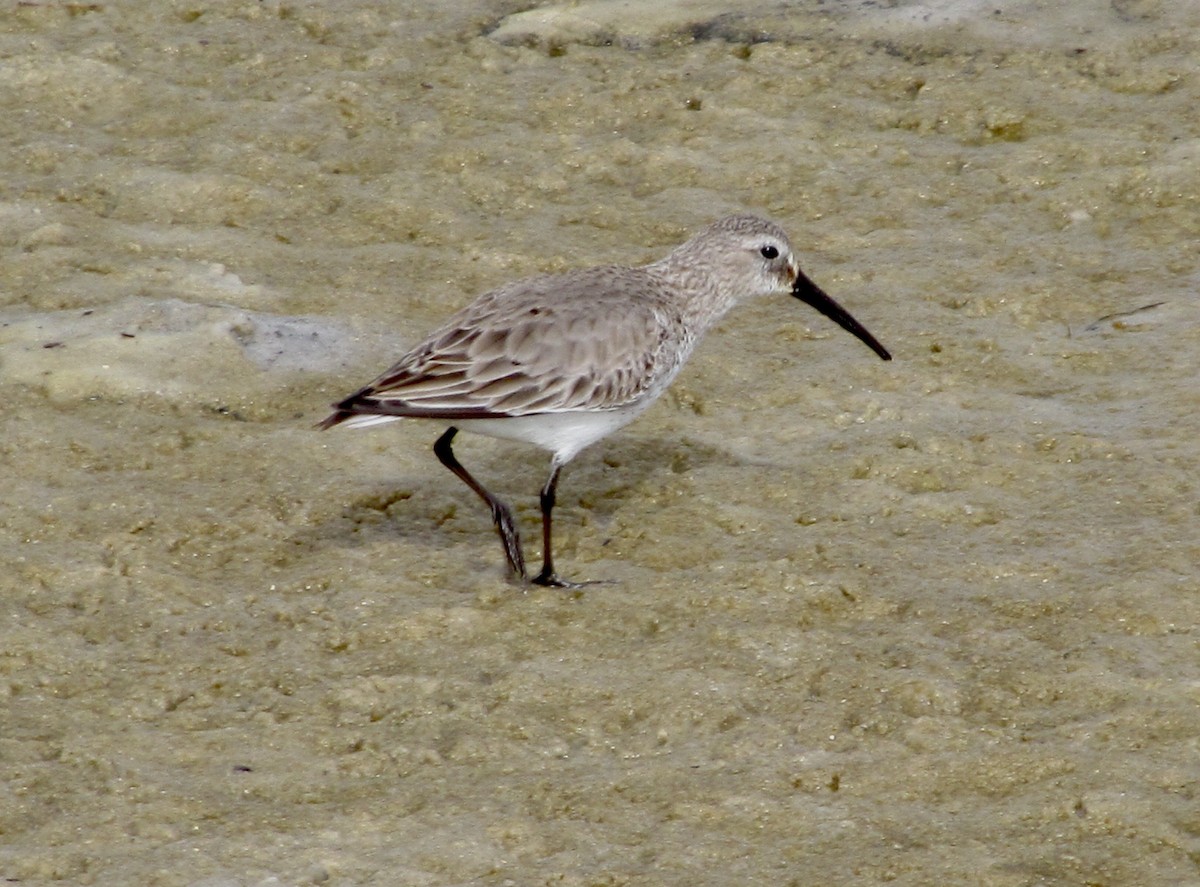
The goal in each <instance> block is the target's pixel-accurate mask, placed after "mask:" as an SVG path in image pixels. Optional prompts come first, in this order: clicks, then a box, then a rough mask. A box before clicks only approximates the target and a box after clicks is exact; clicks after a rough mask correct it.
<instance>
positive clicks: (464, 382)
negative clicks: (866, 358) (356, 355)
mask: <svg viewBox="0 0 1200 887" xmlns="http://www.w3.org/2000/svg"><path fill="white" fill-rule="evenodd" d="M771 293H790V294H791V295H792V296H795V297H796V298H797V299H799V300H800V301H802V302H805V303H806V304H808V305H810V306H812V307H813V308H815V309H816V310H817V311H819V312H820V313H821V314H824V315H825V316H826V317H828V318H830V319H831V320H833V321H834V322H835V323H837V324H838V325H840V326H841V327H842V328H843V329H845V330H847V331H848V332H850V333H851V334H853V335H854V336H856V337H858V338H859V339H860V340H861V341H862V342H864V343H865V344H866V345H867V346H868V347H870V348H871V350H872V351H874V352H875V353H876V354H877V355H879V357H881V358H882V359H883V360H891V359H892V357H891V354H889V353H888V351H887V349H886V348H884V347H883V346H882V345H881V344H879V342H878V341H877V340H876V339H875V337H874V336H872V335H871V334H870V333H869V332H867V330H866V329H865V328H864V327H863V326H862V325H861V324H860V323H859V322H858V321H857V320H855V319H854V318H853V317H852V316H851V315H850V314H849V312H847V311H846V310H845V309H844V308H842V307H841V306H840V305H839V304H838V303H837V302H835V301H834V300H833V299H831V298H830V297H829V296H827V295H826V294H825V293H824V292H822V291H821V289H820V288H819V287H818V286H817V285H816V284H814V283H813V282H812V281H811V280H809V279H808V277H806V276H805V275H804V273H803V272H802V271H801V270H800V266H799V264H798V263H797V262H796V258H795V256H794V255H793V253H792V247H791V244H790V243H789V242H788V238H787V235H786V234H785V233H784V231H783V229H782V228H780V227H779V226H778V225H776V224H775V223H773V222H770V221H767V220H766V219H762V218H759V217H758V216H753V215H733V216H728V217H726V218H723V219H721V220H719V221H717V222H714V223H713V224H711V225H709V226H708V227H707V228H705V229H704V230H702V231H700V232H699V233H697V234H696V235H695V236H694V237H692V238H691V239H690V240H688V241H687V242H685V243H683V244H682V245H680V246H678V247H676V248H675V249H674V250H672V251H671V252H670V253H668V254H667V255H666V256H665V257H664V258H662V259H659V260H658V261H656V262H651V263H650V264H649V265H642V266H640V267H625V266H620V265H602V266H599V267H596V268H588V269H585V270H581V271H571V272H568V273H566V274H552V275H544V276H540V277H531V278H528V279H525V280H518V281H516V282H514V283H509V284H506V285H504V286H502V287H499V288H498V289H494V290H491V291H490V292H487V293H484V294H483V295H482V296H480V297H479V298H477V299H476V300H475V301H474V302H472V303H471V304H469V305H468V306H467V307H465V308H463V309H462V310H461V311H459V312H458V313H457V314H455V315H454V316H452V317H451V318H450V319H449V320H448V321H447V322H446V323H445V324H444V325H443V326H441V327H439V328H438V329H436V330H434V331H433V332H432V333H430V334H429V335H428V336H427V337H426V338H425V339H424V340H423V341H422V342H421V343H420V344H418V345H417V346H416V347H414V348H413V349H412V350H411V351H409V352H408V353H407V354H405V355H404V356H403V357H401V358H400V359H399V360H398V361H397V362H396V363H395V364H393V365H392V366H391V367H390V368H389V369H388V370H387V371H386V372H384V373H383V374H382V375H381V376H379V377H378V378H377V379H375V380H374V381H373V382H371V383H369V384H368V385H366V386H365V387H363V388H360V389H359V390H358V391H356V392H354V393H353V394H351V395H350V396H349V397H347V398H345V399H344V400H341V401H339V402H338V403H336V404H334V411H333V413H332V414H331V415H330V416H329V417H328V418H326V419H325V420H324V421H323V422H321V423H320V425H319V427H320V428H332V427H333V426H335V425H347V426H349V427H363V426H368V425H376V424H379V423H383V422H392V421H395V420H397V419H409V418H412V419H435V420H439V421H441V422H443V423H445V424H447V425H448V428H447V429H446V431H445V432H444V433H443V434H442V436H441V437H439V438H438V439H437V443H435V444H434V446H433V451H434V453H436V454H437V457H438V459H439V460H440V461H441V463H442V464H443V465H445V466H446V467H447V468H449V469H450V470H451V471H452V472H453V473H454V474H455V475H456V476H457V477H458V478H459V479H460V480H462V481H463V483H465V484H466V485H467V486H468V487H470V488H471V489H472V490H474V491H475V493H476V494H477V495H478V496H479V497H480V498H481V499H482V500H483V501H484V502H485V503H487V506H488V507H489V508H490V509H491V512H492V520H493V521H494V522H495V525H496V530H497V532H498V533H499V535H500V541H501V543H502V544H503V546H504V556H505V558H506V559H507V561H508V567H509V569H510V570H511V572H512V574H513V575H515V576H516V577H518V578H520V579H521V580H522V581H526V582H529V581H532V582H534V583H536V584H538V585H550V586H558V587H576V586H575V583H571V582H567V581H565V580H564V579H562V578H560V577H559V575H558V573H557V572H556V571H555V569H554V556H553V552H552V550H551V514H552V512H553V510H554V502H555V495H556V492H557V489H558V477H559V474H560V473H561V472H562V469H563V466H564V465H566V464H567V463H568V462H570V461H571V459H573V458H574V457H575V456H576V455H577V454H578V453H579V452H580V451H581V450H583V449H584V448H585V447H587V446H589V445H591V444H593V443H595V442H596V441H598V440H600V439H601V438H604V437H606V436H608V435H609V434H612V433H613V432H614V431H616V430H617V429H618V428H621V427H622V426H624V425H626V424H628V423H629V422H631V421H633V419H635V418H636V417H637V416H638V415H640V414H641V413H642V412H643V411H644V410H645V409H646V408H647V407H649V406H650V405H651V404H652V403H654V401H655V400H657V399H658V397H659V396H660V395H661V394H662V393H663V392H664V391H665V390H666V389H667V387H668V386H669V385H670V384H671V382H672V381H673V380H674V378H675V376H676V375H677V374H678V373H679V370H680V368H681V367H682V366H683V364H684V362H685V361H686V360H687V358H688V356H689V355H690V354H691V353H692V350H693V349H694V348H695V346H696V344H697V343H698V342H699V341H700V339H701V338H702V337H703V335H704V333H705V332H706V331H707V330H708V329H709V328H710V327H711V326H712V325H713V324H714V323H716V322H717V321H718V320H719V319H720V318H721V317H723V316H724V315H725V313H726V312H728V311H729V309H731V308H732V307H733V306H734V305H736V304H738V303H739V302H741V301H743V300H745V299H747V298H750V297H753V296H762V295H769V294H771ZM460 428H461V429H463V430H464V431H472V432H475V433H477V434H485V435H489V436H491V437H498V438H503V439H506V440H516V441H523V442H525V443H531V444H534V445H536V446H538V447H541V448H542V449H545V450H549V451H550V453H551V454H552V456H551V460H550V476H549V478H548V479H547V480H546V483H545V485H544V486H543V487H542V490H541V494H540V497H539V501H540V504H541V511H542V568H541V571H540V572H538V574H537V575H536V576H534V577H533V578H532V579H530V578H529V574H528V572H527V570H526V568H525V557H524V554H523V553H522V549H521V539H520V534H519V533H518V532H517V525H516V522H515V521H514V520H513V515H512V511H511V510H510V509H509V507H508V506H507V505H506V504H505V503H504V502H502V501H501V500H500V499H498V498H497V497H496V496H494V495H493V494H492V493H491V492H489V491H488V490H487V488H485V487H484V486H483V484H481V483H480V482H479V481H478V480H476V479H475V478H474V477H473V476H472V475H471V474H470V472H468V471H467V470H466V469H465V468H463V466H462V465H461V464H460V463H459V461H458V459H457V458H455V455H454V451H453V450H452V449H451V443H452V442H453V440H454V436H455V435H456V434H457V433H458V430H459V429H460Z"/></svg>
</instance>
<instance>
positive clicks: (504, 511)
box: [433, 427, 554, 582]
mask: <svg viewBox="0 0 1200 887" xmlns="http://www.w3.org/2000/svg"><path fill="white" fill-rule="evenodd" d="M456 434H458V429H457V428H454V427H450V428H448V429H446V433H445V434H443V435H442V436H441V437H439V438H438V439H437V443H435V444H434V445H433V451H434V453H436V454H437V457H438V460H439V461H440V462H441V463H442V464H443V465H445V466H446V467H447V468H449V469H450V470H451V471H453V472H454V474H455V475H456V476H457V477H458V479H459V480H461V481H462V482H463V483H465V484H466V485H467V486H468V487H470V488H471V489H472V490H474V491H475V493H476V495H478V496H479V498H480V499H482V500H483V501H484V502H486V503H487V505H488V508H490V509H491V510H492V520H493V521H494V522H495V524H496V532H497V533H499V534H500V544H501V545H503V546H504V556H505V557H506V558H508V566H509V569H511V570H512V571H513V573H515V574H516V575H517V576H520V577H521V580H522V581H528V580H529V574H528V573H526V572H525V556H524V555H523V554H522V553H521V536H520V534H519V533H518V532H517V525H516V523H515V522H514V521H513V516H512V512H511V511H510V510H509V508H508V506H507V505H505V504H504V503H503V502H501V501H500V500H499V499H497V498H496V497H495V496H493V495H492V494H491V493H489V492H488V491H487V490H486V489H484V486H483V484H481V483H480V482H479V481H477V480H475V478H473V477H471V473H470V472H469V471H467V469H465V468H463V467H462V465H460V464H459V461H458V459H456V458H454V451H453V450H452V449H450V442H451V441H452V440H454V435H456ZM550 499H551V502H553V500H554V492H553V490H551V492H550ZM546 532H547V534H549V530H547V531H546ZM546 538H547V540H549V535H547V537H546ZM547 545H549V541H547ZM542 572H545V571H544V570H543V571H542ZM539 578H540V577H539ZM534 581H535V582H536V581H537V580H536V579H535V580H534Z"/></svg>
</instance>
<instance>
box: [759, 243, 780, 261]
mask: <svg viewBox="0 0 1200 887" xmlns="http://www.w3.org/2000/svg"><path fill="white" fill-rule="evenodd" d="M759 252H760V253H762V257H763V258H764V259H778V258H779V250H778V249H777V248H776V247H773V246H771V245H770V244H768V245H767V246H764V247H763V248H762V249H760V250H759Z"/></svg>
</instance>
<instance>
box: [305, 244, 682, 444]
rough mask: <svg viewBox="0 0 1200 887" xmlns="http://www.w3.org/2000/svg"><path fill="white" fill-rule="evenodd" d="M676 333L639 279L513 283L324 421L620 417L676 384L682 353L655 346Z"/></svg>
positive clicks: (598, 273) (582, 277) (576, 277)
mask: <svg viewBox="0 0 1200 887" xmlns="http://www.w3.org/2000/svg"><path fill="white" fill-rule="evenodd" d="M680 326H681V322H680V319H679V318H678V317H677V316H675V315H674V314H673V313H672V312H671V310H670V309H669V302H668V300H666V299H664V298H662V297H661V290H660V285H659V284H658V281H657V280H656V279H655V278H653V277H651V276H650V275H649V274H648V273H647V272H646V271H645V270H644V269H639V268H632V269H631V268H620V267H615V266H614V267H601V268H592V269H589V270H587V271H583V272H576V273H572V274H564V275H555V276H547V277H539V278H533V279H531V280H525V281H519V282H517V283H515V284H510V285H509V286H506V287H501V288H500V289H497V290H492V291H491V292H489V293H486V294H484V295H483V296H481V297H480V298H479V299H477V300H476V301H475V302H473V303H472V304H470V305H468V306H467V307H466V308H464V309H463V310H462V311H460V312H459V313H458V314H456V315H454V316H453V317H452V318H450V320H449V321H448V322H447V323H446V324H445V325H444V326H443V327H441V328H440V329H438V330H435V331H434V332H433V333H432V334H430V335H429V336H428V337H427V338H426V339H425V340H424V341H423V342H421V343H420V344H418V345H417V346H416V347H415V348H413V349H412V350H411V351H409V352H408V354H406V355H405V356H404V357H402V358H400V360H399V361H397V362H396V364H395V365H394V366H392V367H390V368H389V369H388V370H387V371H386V372H385V373H383V374H382V375H381V376H379V378H377V379H376V380H375V381H373V382H372V383H371V384H369V385H367V386H366V387H365V388H363V389H361V390H360V391H358V392H356V393H355V394H353V395H351V396H350V397H348V398H346V399H345V400H344V401H342V402H341V403H339V404H337V410H338V412H335V414H334V415H333V416H331V417H330V418H329V419H328V420H326V422H327V423H328V424H337V422H338V421H344V420H345V419H347V418H349V417H350V416H353V415H362V414H372V413H374V414H379V415H387V416H422V417H429V416H441V417H444V418H447V419H455V418H459V419H462V418H486V417H500V416H524V415H529V414H532V413H543V412H564V411H571V410H609V409H617V408H619V407H621V406H624V405H627V404H629V403H632V402H634V401H637V400H638V399H639V398H640V397H641V396H643V395H644V394H646V393H647V392H648V391H650V390H652V389H654V390H658V388H659V383H660V382H661V380H662V378H663V377H664V376H667V377H669V376H670V375H673V374H674V371H675V369H676V368H677V367H678V365H679V364H680V363H681V362H682V360H683V357H684V356H685V355H680V354H678V353H676V352H675V351H674V350H673V349H670V348H665V347H664V343H666V342H668V341H674V342H678V341H680V335H679V333H678V329H679V327H680ZM339 415H340V418H338V417H339Z"/></svg>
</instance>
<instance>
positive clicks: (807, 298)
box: [792, 272, 892, 360]
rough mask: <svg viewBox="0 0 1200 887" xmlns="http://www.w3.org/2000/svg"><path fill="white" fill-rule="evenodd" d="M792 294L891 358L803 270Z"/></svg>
mask: <svg viewBox="0 0 1200 887" xmlns="http://www.w3.org/2000/svg"><path fill="white" fill-rule="evenodd" d="M792 295H793V296H795V297H796V298H797V299H799V300H800V301H801V302H803V303H804V304H806V305H811V306H812V307H814V308H816V309H817V310H818V311H820V312H821V313H822V314H824V315H825V316H826V317H828V318H829V319H830V320H832V321H833V322H834V323H836V324H837V325H838V326H840V327H841V328H842V329H844V330H845V331H846V332H848V333H850V334H852V335H854V336H856V337H857V338H858V339H859V340H861V341H862V342H863V343H865V344H866V346H867V347H868V348H870V349H871V350H872V351H874V352H875V353H876V354H878V355H879V356H880V357H881V358H883V359H884V360H891V359H892V355H891V354H889V353H888V350H887V349H886V348H884V347H883V346H882V345H880V344H879V341H878V340H877V339H876V338H875V337H874V336H872V335H871V334H870V333H868V332H867V328H866V327H865V326H863V325H862V324H861V323H859V322H858V321H857V320H855V319H854V318H853V317H851V316H850V312H849V311H847V310H846V309H845V308H843V307H842V306H841V305H839V304H838V303H837V302H835V301H833V299H831V298H829V296H827V295H825V293H824V292H823V291H822V290H821V288H820V287H819V286H817V285H816V284H815V283H813V282H812V281H811V280H809V279H808V278H807V277H805V276H804V273H803V272H801V273H800V274H799V275H797V277H796V283H795V284H794V285H793V286H792Z"/></svg>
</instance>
